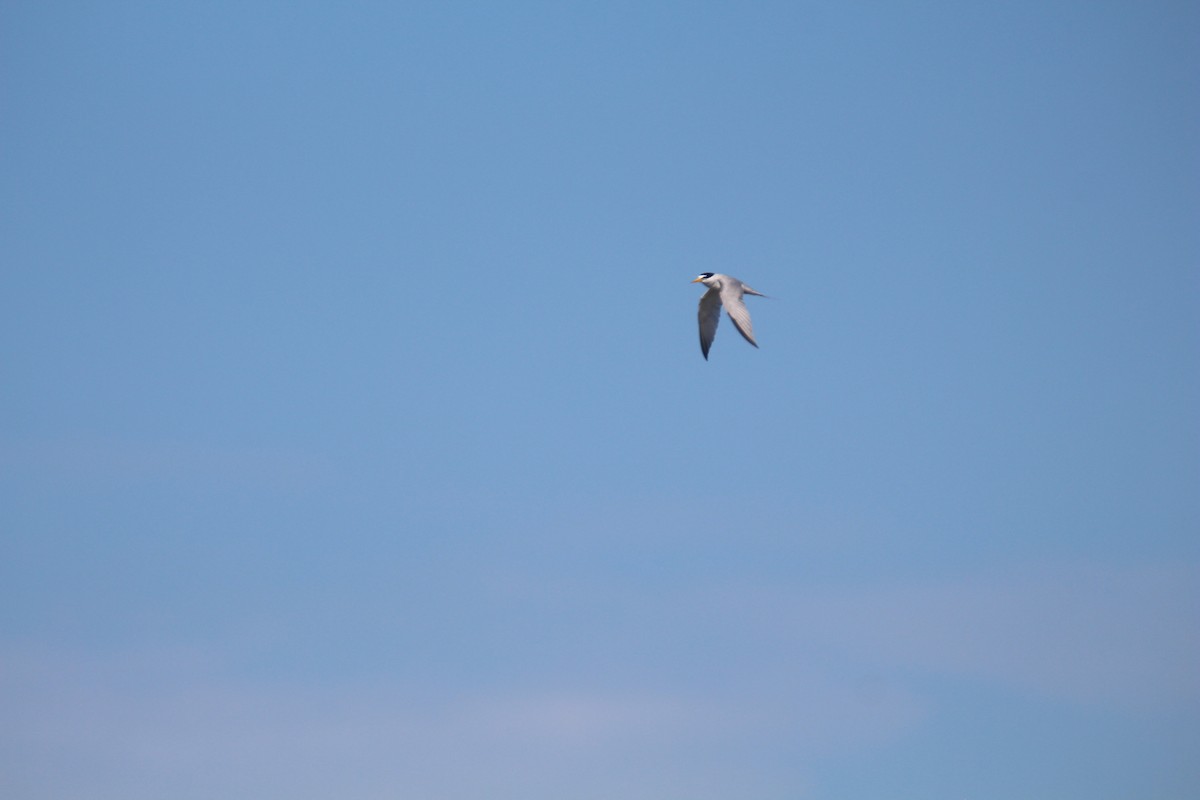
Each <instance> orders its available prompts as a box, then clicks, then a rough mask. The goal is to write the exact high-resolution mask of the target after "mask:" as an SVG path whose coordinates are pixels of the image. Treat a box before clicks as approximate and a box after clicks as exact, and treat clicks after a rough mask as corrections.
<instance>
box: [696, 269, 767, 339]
mask: <svg viewBox="0 0 1200 800" xmlns="http://www.w3.org/2000/svg"><path fill="white" fill-rule="evenodd" d="M692 283H703V284H704V285H705V286H707V287H708V291H707V292H705V293H704V296H703V297H701V298H700V352H701V353H703V354H704V360H705V361H707V360H708V348H710V347H712V343H713V337H715V336H716V335H717V323H718V322H719V321H720V320H721V306H725V311H726V313H728V314H729V318H730V319H731V320H733V326H734V327H735V328H737V329H738V333H740V334H741V335H742V336H744V337H745V339H746V341H747V342H749V343H750V344H752V345H754V346H755V347H758V342H756V341H754V326H753V325H751V324H750V312H749V311H747V310H746V304H745V303H744V302H743V301H742V297H743V296H744V295H748V294H752V295H755V296H757V297H766V295H765V294H763V293H762V292H756V291H754V290H753V289H751V288H750V287H749V286H747V285H746V284H744V283H742V282H741V281H739V280H738V279H737V278H733V277H730V276H729V275H722V274H721V273H719V272H705V273H702V274H701V275H700V277H698V278H696V279H695V280H694V281H692Z"/></svg>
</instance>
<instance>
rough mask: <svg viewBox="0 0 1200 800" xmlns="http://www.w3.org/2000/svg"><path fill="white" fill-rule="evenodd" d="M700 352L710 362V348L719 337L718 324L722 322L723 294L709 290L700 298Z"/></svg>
mask: <svg viewBox="0 0 1200 800" xmlns="http://www.w3.org/2000/svg"><path fill="white" fill-rule="evenodd" d="M699 316H700V352H701V353H703V354H704V359H705V360H706V361H707V360H708V348H710V347H712V343H713V337H715V336H716V335H717V323H718V322H720V321H721V293H720V292H718V291H717V290H716V289H709V290H708V291H707V292H705V293H704V295H703V296H702V297H701V298H700V315H699Z"/></svg>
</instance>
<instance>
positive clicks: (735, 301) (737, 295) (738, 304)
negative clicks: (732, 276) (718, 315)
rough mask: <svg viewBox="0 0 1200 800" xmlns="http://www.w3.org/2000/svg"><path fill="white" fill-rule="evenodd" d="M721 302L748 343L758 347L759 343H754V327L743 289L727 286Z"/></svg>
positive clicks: (722, 291)
mask: <svg viewBox="0 0 1200 800" xmlns="http://www.w3.org/2000/svg"><path fill="white" fill-rule="evenodd" d="M721 302H722V303H724V304H725V310H726V311H727V312H729V318H730V319H731V320H733V325H734V327H735V328H737V329H738V333H740V334H741V335H742V336H744V337H746V341H747V342H749V343H750V344H752V345H754V346H755V347H758V342H756V341H754V326H753V325H751V324H750V312H749V311H747V310H746V304H745V302H743V301H742V291H741V287H740V286H727V287H725V288H724V289H722V290H721Z"/></svg>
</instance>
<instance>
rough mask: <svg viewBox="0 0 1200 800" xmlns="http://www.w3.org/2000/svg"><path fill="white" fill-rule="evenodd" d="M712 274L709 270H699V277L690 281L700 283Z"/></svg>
mask: <svg viewBox="0 0 1200 800" xmlns="http://www.w3.org/2000/svg"><path fill="white" fill-rule="evenodd" d="M712 276H713V273H711V272H701V273H700V277H699V278H696V280H694V281H692V283H700V282H701V281H706V280H708V279H709V278H711V277H712Z"/></svg>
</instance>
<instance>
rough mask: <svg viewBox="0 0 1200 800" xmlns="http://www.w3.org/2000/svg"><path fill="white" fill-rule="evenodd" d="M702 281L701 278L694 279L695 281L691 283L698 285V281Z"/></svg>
mask: <svg viewBox="0 0 1200 800" xmlns="http://www.w3.org/2000/svg"><path fill="white" fill-rule="evenodd" d="M702 280H704V279H703V278H696V280H694V281H692V283H699V282H700V281H702Z"/></svg>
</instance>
